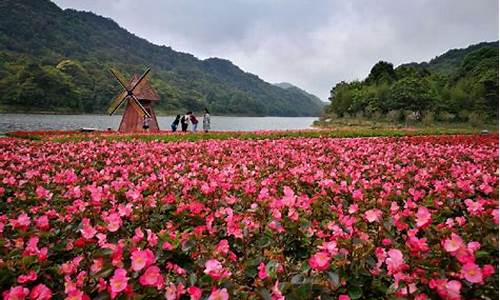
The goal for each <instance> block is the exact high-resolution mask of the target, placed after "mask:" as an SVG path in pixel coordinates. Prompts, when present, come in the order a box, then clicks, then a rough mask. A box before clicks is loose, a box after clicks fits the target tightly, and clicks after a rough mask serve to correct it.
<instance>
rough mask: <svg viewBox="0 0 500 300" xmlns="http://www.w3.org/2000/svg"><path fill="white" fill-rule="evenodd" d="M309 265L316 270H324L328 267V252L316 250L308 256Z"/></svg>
mask: <svg viewBox="0 0 500 300" xmlns="http://www.w3.org/2000/svg"><path fill="white" fill-rule="evenodd" d="M309 266H310V267H311V268H313V269H314V270H316V271H319V272H321V271H324V270H326V269H328V268H329V267H330V254H328V253H327V252H318V253H316V254H314V255H313V256H311V257H310V258H309Z"/></svg>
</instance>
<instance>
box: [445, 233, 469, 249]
mask: <svg viewBox="0 0 500 300" xmlns="http://www.w3.org/2000/svg"><path fill="white" fill-rule="evenodd" d="M443 247H444V249H445V250H446V251H447V252H449V253H454V252H457V251H458V250H459V249H460V248H463V247H464V242H463V240H462V238H461V237H460V236H458V235H457V234H455V233H452V234H451V237H450V238H448V239H446V240H444V243H443Z"/></svg>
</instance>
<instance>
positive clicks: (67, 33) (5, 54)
mask: <svg viewBox="0 0 500 300" xmlns="http://www.w3.org/2000/svg"><path fill="white" fill-rule="evenodd" d="M0 58H3V63H2V62H0V76H1V77H0V95H1V96H0V105H1V107H0V109H2V107H3V108H4V110H12V109H15V110H22V109H23V108H32V107H36V108H37V109H43V110H47V109H49V110H50V109H54V111H57V110H62V111H73V112H103V111H104V109H105V106H106V105H107V104H108V103H109V102H110V101H111V98H112V97H113V95H114V93H116V92H117V91H118V90H119V86H118V85H117V84H116V83H115V82H114V81H113V79H112V78H111V77H110V75H109V72H108V70H107V69H108V68H109V67H110V66H116V67H118V68H119V69H122V70H123V71H124V73H126V75H128V76H131V75H132V74H133V73H141V72H142V71H143V70H144V69H145V68H146V66H151V67H152V70H153V72H152V78H151V83H152V85H153V86H154V87H155V88H156V89H157V91H158V93H159V94H160V96H161V98H162V101H160V103H159V106H158V109H159V110H160V111H166V112H183V111H186V110H194V111H200V110H202V109H203V108H204V107H208V108H209V109H210V110H211V111H212V113H215V114H241V115H244V114H245V115H270V116H273V115H274V116H278V115H281V116H316V115H319V114H320V112H321V109H322V107H321V106H320V105H318V103H316V102H314V101H312V100H311V99H310V98H309V97H307V96H305V95H303V94H301V93H298V92H297V91H294V90H283V89H281V88H278V87H275V86H273V85H272V84H270V83H268V82H265V81H264V80H262V79H261V78H259V77H258V76H257V75H254V74H251V73H248V72H245V71H243V70H241V69H240V68H239V67H238V66H236V65H234V64H233V63H232V62H231V61H229V60H227V59H222V58H207V59H204V60H200V59H198V58H196V57H195V56H194V55H192V54H189V53H183V52H178V51H175V50H173V49H172V48H171V47H169V46H165V45H162V46H160V45H155V44H153V43H150V42H149V41H147V40H146V39H144V38H141V37H139V36H137V35H135V34H133V33H130V32H129V31H127V30H126V29H125V28H122V27H121V26H120V25H119V24H118V23H117V22H115V21H114V20H112V19H110V18H106V17H102V16H98V15H96V14H94V13H92V12H85V11H83V12H82V11H77V10H74V9H65V10H63V9H61V8H59V7H58V6H57V5H56V4H55V3H53V2H50V1H48V0H22V1H13V0H4V1H2V3H0ZM63 60H69V61H70V64H73V66H72V67H68V68H67V69H68V70H66V69H57V68H56V67H57V65H58V64H59V63H60V62H61V61H63ZM72 72H73V73H72ZM41 78H42V79H43V78H45V79H46V80H45V81H44V80H42V79H41ZM70 98H71V99H70Z"/></svg>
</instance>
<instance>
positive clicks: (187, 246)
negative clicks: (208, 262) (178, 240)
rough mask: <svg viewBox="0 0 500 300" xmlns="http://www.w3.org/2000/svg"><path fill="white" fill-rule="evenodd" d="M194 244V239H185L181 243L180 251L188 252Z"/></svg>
mask: <svg viewBox="0 0 500 300" xmlns="http://www.w3.org/2000/svg"><path fill="white" fill-rule="evenodd" d="M195 245H196V243H195V241H193V240H187V241H185V242H184V243H182V246H181V250H182V252H189V250H191V249H192V248H193V247H194V246H195Z"/></svg>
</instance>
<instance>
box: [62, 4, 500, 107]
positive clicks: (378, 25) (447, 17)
mask: <svg viewBox="0 0 500 300" xmlns="http://www.w3.org/2000/svg"><path fill="white" fill-rule="evenodd" d="M55 2H56V3H57V4H58V5H60V6H61V7H63V8H76V9H80V10H90V11H93V12H95V13H97V14H100V15H103V16H107V17H111V18H112V19H114V20H115V21H117V22H118V23H119V24H120V25H121V26H123V27H124V28H126V29H127V30H129V31H131V32H133V33H135V34H136V35H138V36H141V37H144V38H146V39H148V40H150V41H151V42H154V43H156V44H164V45H167V46H171V47H172V48H173V49H176V50H179V51H183V52H188V53H192V54H194V55H196V56H197V57H199V58H202V59H203V58H207V57H214V56H215V57H221V58H226V59H230V60H231V61H233V62H234V63H235V64H236V65H238V66H240V67H241V68H242V69H243V70H245V71H248V72H251V73H255V74H256V75H259V76H260V77H261V78H263V79H264V80H266V81H270V82H281V81H287V82H291V83H293V84H296V85H298V86H300V87H302V88H304V89H306V90H308V91H310V92H312V93H315V94H316V95H318V96H320V97H321V98H323V99H326V98H327V97H328V93H329V90H330V88H331V87H332V86H333V85H334V84H335V83H336V82H338V81H341V80H352V79H362V78H364V77H365V76H366V75H367V74H368V72H369V70H370V68H371V67H372V66H373V64H375V63H376V62H377V61H378V60H387V61H390V62H392V63H394V64H395V65H397V64H400V63H404V62H410V61H424V60H429V59H431V58H433V57H434V56H436V55H439V54H441V53H443V52H444V51H446V50H447V49H450V48H457V47H465V46H467V45H469V44H472V43H477V42H481V41H486V40H488V41H491V40H497V39H498V1H497V0H477V1H468V0H439V1H435V0H434V1H431V0H412V1H401V0H392V1H389V0H379V1H372V0H355V1H340V0H331V1H329V0H211V1H199V0H181V1H179V0H145V1H136V0H107V1H102V0H87V1H81V0H55Z"/></svg>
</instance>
